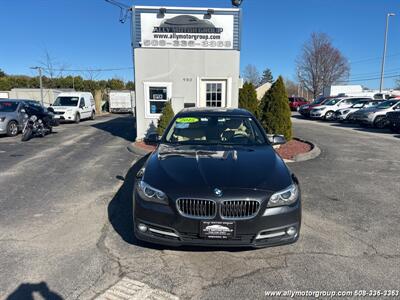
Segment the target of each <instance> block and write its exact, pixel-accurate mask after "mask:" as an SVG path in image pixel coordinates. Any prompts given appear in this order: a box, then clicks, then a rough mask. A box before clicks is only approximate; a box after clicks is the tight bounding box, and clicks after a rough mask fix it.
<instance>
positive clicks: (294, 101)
mask: <svg viewBox="0 0 400 300" xmlns="http://www.w3.org/2000/svg"><path fill="white" fill-rule="evenodd" d="M305 104H308V101H307V100H306V99H304V98H302V97H289V107H290V110H293V111H296V110H299V108H300V106H302V105H305Z"/></svg>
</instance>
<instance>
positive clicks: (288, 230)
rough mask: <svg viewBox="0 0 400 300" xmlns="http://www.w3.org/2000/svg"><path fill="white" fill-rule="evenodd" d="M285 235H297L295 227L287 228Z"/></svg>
mask: <svg viewBox="0 0 400 300" xmlns="http://www.w3.org/2000/svg"><path fill="white" fill-rule="evenodd" d="M286 233H287V235H289V236H294V235H295V234H296V233H297V229H296V227H289V228H288V229H287V230H286Z"/></svg>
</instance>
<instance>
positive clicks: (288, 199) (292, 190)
mask: <svg viewBox="0 0 400 300" xmlns="http://www.w3.org/2000/svg"><path fill="white" fill-rule="evenodd" d="M298 196H299V188H298V186H297V184H295V183H293V184H292V185H290V186H289V187H288V188H286V189H284V190H283V191H280V192H277V193H275V194H273V195H272V196H271V198H270V199H269V201H268V207H275V206H283V205H290V204H292V203H294V202H296V200H297V197H298Z"/></svg>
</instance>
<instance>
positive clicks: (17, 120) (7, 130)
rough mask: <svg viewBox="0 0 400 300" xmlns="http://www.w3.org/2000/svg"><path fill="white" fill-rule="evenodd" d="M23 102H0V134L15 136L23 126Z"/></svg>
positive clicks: (7, 100)
mask: <svg viewBox="0 0 400 300" xmlns="http://www.w3.org/2000/svg"><path fill="white" fill-rule="evenodd" d="M23 105H24V102H23V100H14V99H3V100H0V134H6V135H7V136H16V135H17V134H18V132H20V131H21V129H22V124H23V115H24V112H23V111H21V110H22V109H23Z"/></svg>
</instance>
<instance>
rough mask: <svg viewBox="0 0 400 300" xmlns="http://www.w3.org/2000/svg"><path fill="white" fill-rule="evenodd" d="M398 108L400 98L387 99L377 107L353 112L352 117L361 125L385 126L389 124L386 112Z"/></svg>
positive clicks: (399, 107)
mask: <svg viewBox="0 0 400 300" xmlns="http://www.w3.org/2000/svg"><path fill="white" fill-rule="evenodd" d="M397 109H400V100H398V99H395V100H386V101H384V102H382V103H381V104H378V105H377V106H375V107H370V108H366V109H362V110H359V111H357V112H355V113H353V115H352V118H353V119H354V120H355V121H356V122H357V123H359V124H360V125H370V126H374V127H376V128H384V127H386V126H388V125H389V121H388V119H387V117H386V114H387V113H388V112H391V111H393V110H397Z"/></svg>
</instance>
